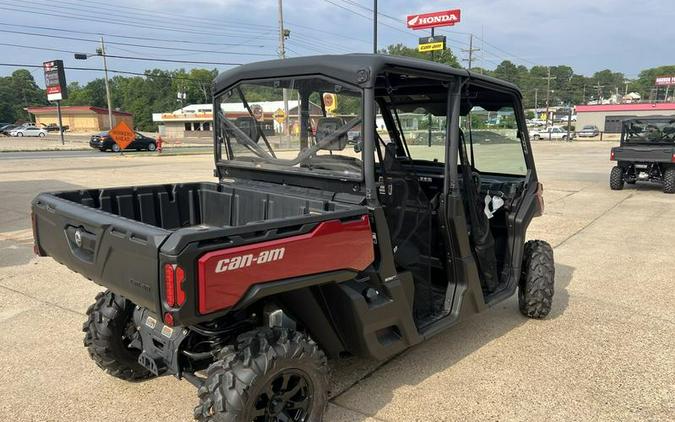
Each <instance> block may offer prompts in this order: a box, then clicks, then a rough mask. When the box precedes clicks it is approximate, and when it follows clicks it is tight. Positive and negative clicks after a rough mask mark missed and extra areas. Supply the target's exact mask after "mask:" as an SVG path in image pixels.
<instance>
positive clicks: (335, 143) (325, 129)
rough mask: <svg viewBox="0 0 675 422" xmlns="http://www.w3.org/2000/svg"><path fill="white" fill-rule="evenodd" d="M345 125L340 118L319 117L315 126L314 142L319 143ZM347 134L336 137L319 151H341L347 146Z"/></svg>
mask: <svg viewBox="0 0 675 422" xmlns="http://www.w3.org/2000/svg"><path fill="white" fill-rule="evenodd" d="M344 125H345V120H344V119H343V118H342V117H321V118H319V120H318V121H317V124H316V142H317V143H320V142H321V141H322V140H324V139H325V138H327V137H329V136H331V135H332V134H334V133H335V132H337V130H338V129H340V128H341V127H342V126H344ZM347 140H348V137H347V133H344V134H342V135H340V136H338V137H337V138H336V139H334V140H332V141H331V142H329V143H328V145H325V146H324V147H323V148H321V149H325V150H329V151H342V150H343V149H345V147H346V146H347Z"/></svg>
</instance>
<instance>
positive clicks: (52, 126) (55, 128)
mask: <svg viewBox="0 0 675 422" xmlns="http://www.w3.org/2000/svg"><path fill="white" fill-rule="evenodd" d="M42 128H43V129H44V130H46V131H47V132H58V131H59V125H57V124H56V123H50V124H48V125H46V124H44V123H43V124H42ZM68 129H70V127H69V126H68V125H63V131H64V132H65V131H67V130H68Z"/></svg>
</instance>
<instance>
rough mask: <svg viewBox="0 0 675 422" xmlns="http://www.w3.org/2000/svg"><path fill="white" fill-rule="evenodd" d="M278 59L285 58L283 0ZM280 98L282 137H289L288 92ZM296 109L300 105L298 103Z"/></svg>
mask: <svg viewBox="0 0 675 422" xmlns="http://www.w3.org/2000/svg"><path fill="white" fill-rule="evenodd" d="M278 4H279V58H280V59H285V58H286V44H285V43H286V30H285V29H284V5H283V0H279V3H278ZM282 96H283V99H284V116H285V117H284V128H283V130H284V135H286V136H288V135H290V133H291V132H290V129H291V128H290V127H289V126H288V90H287V89H286V88H283V89H282ZM298 108H300V104H299V103H298Z"/></svg>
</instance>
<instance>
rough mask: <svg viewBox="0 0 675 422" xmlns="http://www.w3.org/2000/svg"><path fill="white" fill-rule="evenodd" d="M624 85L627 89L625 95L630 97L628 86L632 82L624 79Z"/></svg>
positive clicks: (624, 91)
mask: <svg viewBox="0 0 675 422" xmlns="http://www.w3.org/2000/svg"><path fill="white" fill-rule="evenodd" d="M623 84H624V85H625V88H624V90H623V95H628V84H630V81H629V80H628V79H624V80H623Z"/></svg>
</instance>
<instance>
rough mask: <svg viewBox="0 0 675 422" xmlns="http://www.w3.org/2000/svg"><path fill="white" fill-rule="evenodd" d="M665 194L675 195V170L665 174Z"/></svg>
mask: <svg viewBox="0 0 675 422" xmlns="http://www.w3.org/2000/svg"><path fill="white" fill-rule="evenodd" d="M663 192H665V193H675V168H669V169H667V170H666V171H665V172H663Z"/></svg>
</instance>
